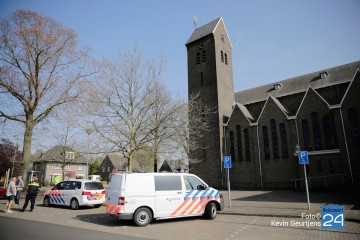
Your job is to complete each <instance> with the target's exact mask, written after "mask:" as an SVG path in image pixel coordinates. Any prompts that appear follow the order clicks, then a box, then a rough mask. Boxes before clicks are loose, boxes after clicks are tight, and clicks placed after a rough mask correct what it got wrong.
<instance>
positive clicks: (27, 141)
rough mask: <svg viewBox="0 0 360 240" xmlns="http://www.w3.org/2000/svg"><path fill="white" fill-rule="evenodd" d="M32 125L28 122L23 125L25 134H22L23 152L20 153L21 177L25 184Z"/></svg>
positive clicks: (29, 157) (29, 159)
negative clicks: (21, 163) (21, 162)
mask: <svg viewBox="0 0 360 240" xmlns="http://www.w3.org/2000/svg"><path fill="white" fill-rule="evenodd" d="M33 128H34V126H33V124H32V123H30V122H29V121H27V122H26V124H25V134H24V146H23V152H22V159H23V168H22V172H21V175H22V176H23V179H24V180H25V182H27V180H28V179H27V170H28V167H29V164H30V161H31V140H32V134H33Z"/></svg>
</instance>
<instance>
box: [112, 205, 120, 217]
mask: <svg viewBox="0 0 360 240" xmlns="http://www.w3.org/2000/svg"><path fill="white" fill-rule="evenodd" d="M120 210H121V206H118V208H116V210H115V211H114V213H113V214H114V215H117V214H118V213H119V212H120Z"/></svg>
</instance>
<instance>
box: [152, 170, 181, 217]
mask: <svg viewBox="0 0 360 240" xmlns="http://www.w3.org/2000/svg"><path fill="white" fill-rule="evenodd" d="M154 178H155V194H156V211H155V214H154V215H155V216H154V217H155V218H166V217H175V216H176V214H173V213H174V211H176V210H177V209H178V208H179V209H178V210H179V211H180V209H181V204H182V203H183V202H184V194H185V191H184V189H183V188H182V183H181V176H180V175H179V176H154Z"/></svg>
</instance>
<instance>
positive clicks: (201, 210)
mask: <svg viewBox="0 0 360 240" xmlns="http://www.w3.org/2000/svg"><path fill="white" fill-rule="evenodd" d="M212 199H214V196H210V197H209V199H208V200H207V201H206V203H205V204H203V205H202V206H201V208H200V209H199V211H198V213H201V212H203V211H204V209H205V207H206V205H207V204H208V203H209V202H210V201H211V200H212Z"/></svg>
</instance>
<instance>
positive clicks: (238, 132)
mask: <svg viewBox="0 0 360 240" xmlns="http://www.w3.org/2000/svg"><path fill="white" fill-rule="evenodd" d="M236 140H237V151H238V160H239V161H242V144H241V128H240V125H236Z"/></svg>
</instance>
